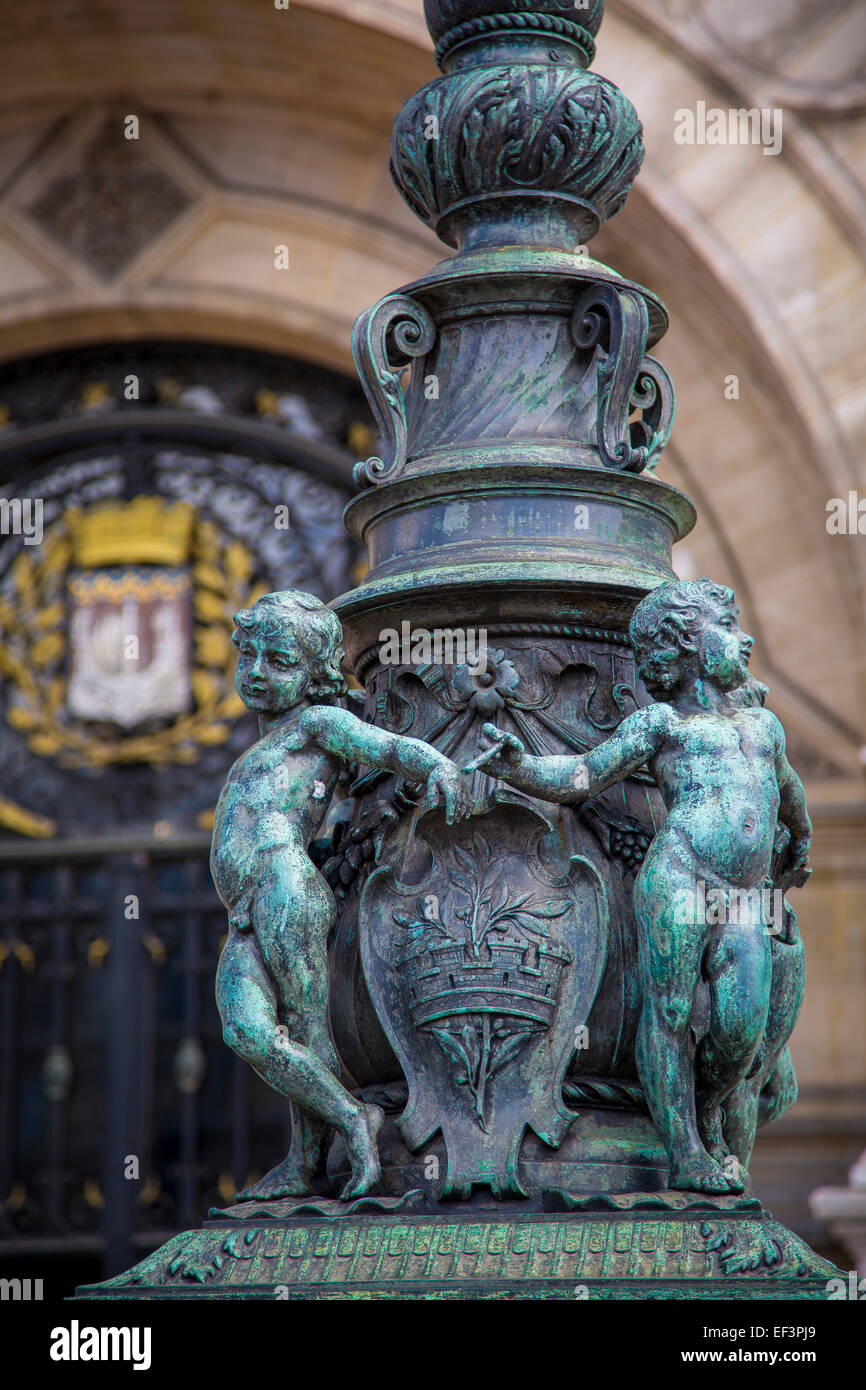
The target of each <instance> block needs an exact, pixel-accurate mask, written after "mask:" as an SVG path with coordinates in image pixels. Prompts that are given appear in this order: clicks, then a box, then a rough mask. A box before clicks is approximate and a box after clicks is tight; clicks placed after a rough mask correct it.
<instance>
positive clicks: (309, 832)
mask: <svg viewBox="0 0 866 1390" xmlns="http://www.w3.org/2000/svg"><path fill="white" fill-rule="evenodd" d="M306 744H307V739H306V735H305V731H304V729H303V728H302V727H299V726H298V724H297V723H295V722H293V723H292V724H290V725H288V726H287V725H283V726H279V727H277V728H275V729H272V730H271V731H270V732H268V733H266V734H265V735H264V737H263V738H260V739H259V740H258V742H257V743H254V744H253V746H252V747H251V748H249V749H247V751H246V752H245V753H243V754H242V755H241V757H240V758H238V760H237V761H236V762H235V763H234V765H233V766H232V768H231V770H230V772H229V774H228V777H227V778H226V782H225V785H224V787H223V789H222V792H221V793H220V798H219V801H218V803H217V808H216V812H215V815H214V834H213V851H212V856H211V869H212V872H213V876H214V881H215V883H216V887H217V891H218V893H219V895H220V898H221V899H222V901H223V902H224V903H225V905H226V906H227V907H229V908H231V907H232V906H233V904H234V903H235V902H236V901H237V899H238V898H239V897H240V896H241V895H242V894H243V893H245V892H246V891H247V890H248V889H249V888H251V887H252V886H253V885H254V883H255V881H256V876H257V874H258V873H259V872H260V868H261V866H260V863H259V860H260V856H261V854H262V852H264V851H267V850H272V849H277V848H279V849H282V850H286V849H291V848H294V849H295V850H297V851H300V852H301V853H302V854H303V856H304V859H305V860H306V865H308V870H306V872H309V873H311V874H313V875H315V876H316V877H320V875H318V874H317V871H316V870H315V868H314V867H313V865H312V863H311V862H310V861H309V860H308V859H306V849H307V846H308V845H309V843H310V840H311V839H313V837H314V836H315V834H316V832H317V830H318V829H319V827H320V826H321V824H322V821H323V819H324V816H325V812H326V810H327V808H328V804H329V802H330V799H331V795H332V793H333V790H334V786H335V784H336V781H337V776H338V774H339V770H340V760H339V758H338V757H337V756H336V755H335V754H333V753H330V752H327V751H325V750H323V749H322V748H320V747H317V746H309V745H307V746H305V745H306ZM322 883H323V884H324V880H322Z"/></svg>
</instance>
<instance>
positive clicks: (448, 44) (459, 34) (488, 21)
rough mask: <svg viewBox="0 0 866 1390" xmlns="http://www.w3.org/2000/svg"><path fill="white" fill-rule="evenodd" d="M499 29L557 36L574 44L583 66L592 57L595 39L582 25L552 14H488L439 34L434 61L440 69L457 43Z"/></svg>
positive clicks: (468, 20) (589, 61)
mask: <svg viewBox="0 0 866 1390" xmlns="http://www.w3.org/2000/svg"><path fill="white" fill-rule="evenodd" d="M501 29H526V30H529V31H531V30H533V29H535V30H541V31H546V32H547V33H549V34H558V35H559V37H560V38H563V39H568V40H570V42H571V43H574V44H576V45H577V47H578V48H579V49H580V50H581V51H582V52H583V53H584V54H585V56H586V65H587V67H589V65H590V63H591V62H592V60H593V58H594V57H595V40H594V39H593V37H592V34H591V33H590V32H589V30H588V29H584V27H583V25H582V24H575V23H574V21H573V20H571V19H562V18H561V17H560V16H559V15H555V14H492V15H479V16H478V17H477V18H476V19H467V20H464V22H463V23H462V24H457V25H455V26H454V28H453V29H449V30H448V32H447V34H443V36H442V38H441V39H440V40H439V42H438V43H437V45H436V48H435V58H436V62H437V63H438V64H439V66H440V67H441V65H442V62H443V59H445V58H446V57H447V56H448V54H449V52H450V51H451V49H452V48H456V47H457V45H458V44H460V43H465V42H466V40H467V39H473V38H476V37H478V36H479V35H481V34H491V33H495V32H496V30H501Z"/></svg>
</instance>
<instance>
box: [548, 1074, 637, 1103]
mask: <svg viewBox="0 0 866 1390" xmlns="http://www.w3.org/2000/svg"><path fill="white" fill-rule="evenodd" d="M562 1095H563V1099H564V1100H567V1101H571V1102H572V1103H574V1104H577V1105H598V1106H601V1107H603V1108H604V1109H608V1110H646V1109H647V1103H646V1100H645V1099H644V1093H643V1090H642V1088H641V1087H640V1086H638V1084H637V1082H633V1081H595V1080H592V1079H587V1080H585V1081H580V1080H566V1081H564V1082H563V1083H562Z"/></svg>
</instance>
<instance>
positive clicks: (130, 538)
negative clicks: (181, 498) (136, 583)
mask: <svg viewBox="0 0 866 1390" xmlns="http://www.w3.org/2000/svg"><path fill="white" fill-rule="evenodd" d="M65 519H66V522H67V525H68V526H69V533H70V537H71V540H72V558H73V564H75V565H76V566H77V567H78V568H80V569H97V568H98V567H99V566H101V565H134V564H149V565H180V564H182V563H183V561H184V560H186V558H187V557H188V555H189V551H190V543H191V539H192V528H193V523H194V521H195V509H194V508H193V507H191V506H190V505H189V503H188V502H166V501H164V500H163V498H161V497H134V498H133V499H132V501H131V502H108V503H105V504H103V505H100V506H98V507H91V508H90V510H89V511H86V512H84V511H81V509H80V508H78V507H71V508H70V509H69V511H68V512H67V513H66V518H65Z"/></svg>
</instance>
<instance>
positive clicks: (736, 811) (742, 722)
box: [632, 705, 779, 887]
mask: <svg viewBox="0 0 866 1390" xmlns="http://www.w3.org/2000/svg"><path fill="white" fill-rule="evenodd" d="M650 709H651V710H652V711H653V715H652V716H650V715H649V710H650ZM658 710H662V711H663V718H664V735H665V736H664V742H663V744H662V746H661V747H660V748H659V750H658V752H657V753H656V754H655V756H654V757H653V758H651V759H650V768H651V770H652V772H653V775H654V777H655V778H656V781H657V783H658V785H659V788H660V790H661V793H662V796H663V798H664V801H665V805H666V806H667V808H668V816H667V820H666V822H665V826H664V829H663V830H662V831H661V833H660V834H659V835H658V836H657V837H656V839H655V841H654V842H653V846H652V851H651V853H652V857H653V860H655V859H657V858H658V857H659V856H663V855H664V854H665V852H666V850H667V847H668V842H669V840H670V838H671V837H672V836H674V835H676V836H679V837H682V839H683V840H684V841H685V842H686V844H687V845H688V846H689V848H690V849H691V851H692V853H693V854H694V856H695V860H696V861H697V863H696V870H697V871H698V872H702V873H703V875H704V877H706V876H707V875H708V874H709V875H711V876H715V877H717V878H718V879H719V880H721V881H722V882H724V883H729V884H731V885H732V886H734V887H752V886H754V885H756V884H761V883H763V882H764V880H765V879H766V877H767V874H768V872H769V868H770V861H771V858H772V853H773V839H774V833H775V828H776V820H777V816H778V810H779V784H778V780H777V775H776V756H777V752H778V743H777V736H776V731H775V726H776V721H775V720H774V719H773V717H772V716H771V715H769V714H767V712H766V711H764V710H762V709H747V710H736V711H735V712H734V713H733V714H731V715H729V716H727V717H720V716H719V714H717V713H716V714H700V713H699V714H689V715H681V714H679V713H678V712H677V711H676V710H674V709H672V708H671V707H670V706H658V705H656V706H648V707H647V717H648V719H649V718H653V719H654V720H656V721H657V720H658V715H657V714H656V713H655V712H656V711H658ZM632 717H633V718H634V717H635V716H632Z"/></svg>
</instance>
